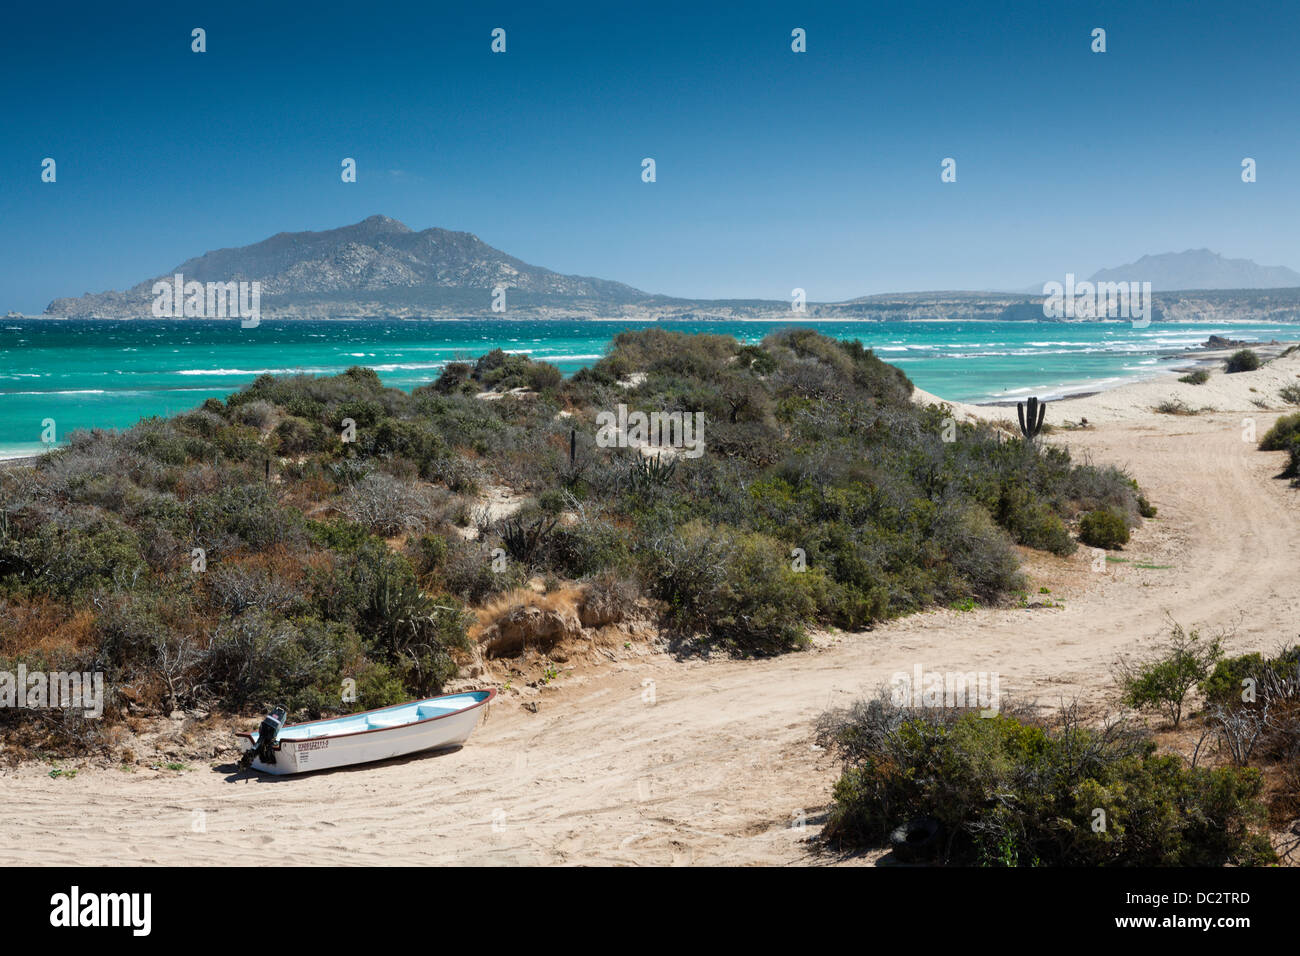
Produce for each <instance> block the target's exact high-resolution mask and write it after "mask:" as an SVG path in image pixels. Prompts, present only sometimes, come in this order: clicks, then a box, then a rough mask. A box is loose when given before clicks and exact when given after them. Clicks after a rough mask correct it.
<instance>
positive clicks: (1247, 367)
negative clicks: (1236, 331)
mask: <svg viewBox="0 0 1300 956" xmlns="http://www.w3.org/2000/svg"><path fill="white" fill-rule="evenodd" d="M1257 368H1259V355H1258V354H1257V353H1256V352H1254V351H1252V350H1251V349H1240V350H1239V351H1236V352H1233V353H1232V356H1231V357H1230V358H1229V359H1228V364H1227V365H1226V366H1225V369H1226V371H1227V372H1228V373H1229V374H1232V373H1234V372H1253V371H1255V370H1256V369H1257Z"/></svg>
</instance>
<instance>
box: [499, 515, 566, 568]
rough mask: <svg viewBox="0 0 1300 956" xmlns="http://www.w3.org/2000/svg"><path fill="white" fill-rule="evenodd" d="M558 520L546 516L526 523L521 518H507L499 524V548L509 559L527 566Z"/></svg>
mask: <svg viewBox="0 0 1300 956" xmlns="http://www.w3.org/2000/svg"><path fill="white" fill-rule="evenodd" d="M559 520H560V519H559V518H555V517H548V516H546V515H543V516H541V517H540V518H535V519H534V520H532V521H528V522H525V521H524V520H523V519H522V518H509V519H507V520H506V521H504V522H502V524H501V546H502V547H503V548H505V551H506V554H508V555H510V557H512V558H514V559H515V560H516V561H518V562H520V563H521V564H523V565H529V564H531V563H532V560H533V556H534V555H536V554H537V551H538V549H539V548H540V547H541V546H542V544H543V542H545V541H546V539H547V538H549V537H550V535H551V532H552V531H554V530H555V526H556V524H558V523H559Z"/></svg>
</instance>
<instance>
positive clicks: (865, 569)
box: [0, 328, 1141, 710]
mask: <svg viewBox="0 0 1300 956" xmlns="http://www.w3.org/2000/svg"><path fill="white" fill-rule="evenodd" d="M483 392H487V393H489V395H488V396H487V397H484V398H479V397H477V396H478V395H479V394H480V393H483ZM911 394H912V384H911V382H910V381H908V379H907V377H906V375H904V374H903V372H902V371H900V370H899V369H897V368H894V367H891V366H889V365H887V364H886V363H884V362H882V361H880V359H879V358H877V357H876V356H875V355H874V354H873V353H872V352H871V350H870V349H867V348H864V347H863V346H862V345H861V344H859V343H856V342H838V341H835V340H832V339H829V338H827V337H825V336H822V335H819V334H818V333H816V332H814V331H811V330H808V329H794V330H787V331H780V332H777V333H775V334H773V335H770V336H768V337H767V338H766V339H764V340H763V342H761V343H759V344H751V345H741V344H740V343H739V342H737V341H735V340H734V339H731V338H728V337H726V336H713V335H687V334H683V333H678V332H673V331H669V330H667V329H663V328H651V329H647V330H645V331H641V332H624V333H621V334H619V335H618V336H616V337H615V339H614V342H613V344H612V345H611V348H610V350H609V353H608V354H607V355H606V356H605V357H604V358H603V359H601V360H600V361H599V362H597V363H596V365H595V366H594V367H592V368H591V369H588V370H586V371H584V372H582V373H580V374H578V375H575V376H574V377H573V378H572V379H570V380H569V381H567V382H566V381H563V380H561V378H560V376H559V373H558V371H556V370H555V369H554V367H553V366H549V365H546V364H545V363H538V362H533V361H531V360H530V359H529V358H528V357H527V356H524V355H513V354H509V353H506V352H504V351H501V350H495V351H493V352H490V353H488V354H486V355H484V356H482V357H481V358H479V359H478V360H476V361H474V362H461V363H450V364H449V365H447V366H446V367H445V368H444V369H443V370H442V372H441V374H440V375H439V377H438V378H437V379H436V380H435V381H433V382H430V383H428V384H426V385H423V386H420V387H418V388H416V389H414V390H413V391H412V392H410V393H409V394H407V393H404V392H401V391H399V390H397V389H390V388H385V387H383V385H382V384H381V382H380V381H379V377H378V376H377V375H376V374H375V373H374V372H373V371H372V370H369V369H364V368H351V369H348V370H347V371H346V372H344V373H343V374H341V375H336V376H333V377H312V376H306V375H293V376H284V377H273V376H269V375H264V376H261V377H259V378H258V379H256V380H255V381H254V382H253V383H252V384H251V385H249V386H248V387H247V388H245V389H244V390H243V391H241V392H238V393H236V394H234V395H231V396H229V398H228V399H227V400H226V401H224V402H222V401H217V400H209V401H206V402H204V403H203V405H202V406H201V407H200V408H198V409H196V410H194V411H192V412H189V413H187V414H184V415H180V416H177V417H175V418H172V419H168V420H163V419H148V420H145V421H142V422H141V423H140V424H138V425H137V426H135V427H134V428H132V429H129V430H127V431H125V432H121V433H115V432H99V431H96V432H89V433H76V434H74V435H73V436H71V440H70V442H69V445H68V447H67V448H65V449H61V450H59V451H56V452H54V453H52V454H50V455H47V456H44V457H43V458H42V459H41V460H40V462H39V464H38V465H37V467H36V468H34V469H22V470H16V471H14V472H12V473H3V474H0V600H6V599H8V600H13V601H18V602H26V603H30V602H33V601H36V600H38V599H48V598H54V599H56V600H57V601H58V602H61V604H60V605H59V608H60V613H61V614H62V617H63V618H64V619H71V618H72V617H74V616H76V615H78V614H85V615H86V616H87V617H88V618H89V620H91V621H93V622H95V623H94V626H93V627H92V628H90V629H89V633H90V635H91V636H90V637H85V636H83V637H79V638H78V639H77V641H76V642H74V643H75V644H76V647H75V648H73V649H75V651H76V653H78V654H86V653H92V654H93V653H94V652H96V651H103V652H105V653H106V655H107V657H108V658H111V659H112V661H113V662H114V664H113V666H114V667H116V668H119V670H120V673H121V674H128V673H129V674H131V675H133V676H132V677H131V680H132V681H134V684H133V686H137V687H138V688H140V697H139V699H138V700H137V702H136V704H137V706H144V705H152V706H162V705H163V702H164V700H165V701H166V702H167V706H173V705H177V706H179V705H184V704H186V703H192V702H198V701H200V700H209V701H212V700H220V701H225V702H226V703H227V704H229V705H232V706H250V707H261V706H265V705H268V704H270V703H274V702H275V700H274V699H273V698H275V697H277V696H278V697H283V698H284V700H287V701H294V702H296V703H295V706H300V707H303V708H313V709H315V710H325V709H328V708H330V707H334V708H344V709H346V708H347V707H352V706H373V705H375V700H376V699H377V698H378V699H383V700H387V699H388V698H389V697H391V696H393V695H395V694H400V693H405V694H408V695H413V694H417V693H428V692H432V691H435V690H436V689H437V688H438V687H440V686H441V685H442V684H444V683H445V682H446V681H447V680H448V679H449V678H450V677H451V676H453V675H454V673H455V670H456V668H455V661H456V655H457V654H462V653H463V651H464V650H465V648H466V644H465V626H466V625H465V618H464V614H463V610H462V609H463V607H464V606H465V605H467V604H468V605H470V606H474V605H479V604H481V603H483V602H485V601H488V600H490V599H491V598H492V597H493V596H494V595H498V594H501V593H504V592H507V591H509V590H512V589H514V588H517V587H520V586H523V585H524V584H525V583H526V582H527V580H528V579H529V578H530V577H532V576H534V575H537V576H540V577H542V578H543V579H546V580H551V581H554V580H558V579H570V580H573V579H584V580H618V581H635V582H639V586H640V587H643V588H644V591H645V593H646V594H647V595H648V596H649V597H651V598H652V599H654V600H655V601H657V602H659V603H658V608H659V610H660V612H661V614H662V619H663V621H664V623H666V624H669V625H671V627H672V629H673V630H674V631H675V632H676V633H677V634H678V635H679V636H680V637H683V638H686V639H691V640H695V639H702V640H704V641H713V642H716V643H717V644H718V645H720V646H722V647H724V648H727V649H729V650H732V651H735V652H737V653H745V654H766V653H773V652H777V651H781V650H787V649H791V648H797V647H800V646H802V645H803V644H804V643H805V642H806V636H807V630H808V628H810V627H812V626H816V625H834V626H840V627H853V628H858V627H864V626H870V625H871V624H872V623H873V622H875V621H879V620H882V619H885V618H888V617H891V616H895V615H899V614H905V613H909V612H911V611H915V610H918V609H920V608H924V607H928V606H933V605H935V604H939V605H948V604H951V603H954V602H958V601H962V602H967V601H980V602H988V603H997V602H1002V601H1008V600H1012V599H1014V598H1015V596H1016V595H1017V594H1018V593H1019V592H1020V591H1021V590H1022V589H1023V587H1024V582H1023V579H1022V577H1021V575H1020V574H1019V572H1018V571H1017V558H1016V553H1015V550H1014V547H1013V545H1014V544H1020V545H1023V546H1028V547H1033V548H1042V549H1047V550H1051V551H1053V552H1056V553H1058V554H1068V553H1069V552H1070V551H1071V550H1073V548H1074V546H1075V545H1074V542H1073V541H1072V540H1071V538H1070V535H1069V533H1068V531H1067V530H1066V529H1067V526H1068V523H1069V522H1070V521H1072V520H1073V518H1074V517H1075V516H1076V515H1077V514H1078V513H1080V512H1081V511H1087V510H1093V509H1100V508H1105V509H1110V510H1111V511H1113V512H1114V513H1115V514H1117V515H1120V516H1122V520H1123V521H1124V523H1125V524H1126V525H1132V524H1136V522H1137V521H1138V520H1140V519H1139V517H1138V513H1139V510H1140V509H1141V504H1140V502H1139V499H1138V494H1137V489H1136V487H1135V485H1134V484H1133V482H1132V481H1131V480H1130V479H1129V478H1128V477H1127V476H1126V475H1124V474H1123V473H1122V472H1120V471H1119V470H1117V469H1113V468H1100V467H1095V466H1092V465H1088V464H1084V465H1079V464H1076V463H1074V462H1072V461H1071V460H1070V456H1069V454H1068V453H1067V452H1066V451H1065V450H1064V449H1061V448H1058V447H1053V446H1051V445H1049V444H1047V443H1032V444H1031V443H1026V442H1023V441H1021V440H1019V439H1009V440H1008V439H1006V437H1005V436H1003V435H1001V434H999V433H998V432H997V431H996V430H995V429H993V428H992V427H990V426H987V425H972V424H966V423H961V424H957V423H954V422H951V420H950V419H949V417H948V413H947V410H946V409H943V408H939V407H929V408H922V407H918V406H916V405H915V404H913V402H912V401H911ZM619 405H626V406H627V407H628V408H629V409H632V410H634V411H642V412H647V413H659V414H660V415H668V416H670V417H671V416H676V419H675V420H676V422H677V423H678V424H677V425H676V426H674V427H675V428H677V429H679V430H678V431H677V432H675V433H674V434H675V435H676V437H677V438H682V437H684V435H683V433H682V432H681V431H680V429H682V428H684V424H683V423H684V422H686V421H690V422H692V423H694V422H695V421H697V419H696V418H695V416H696V415H697V414H699V415H702V416H703V418H702V422H703V425H702V428H703V432H702V433H701V434H697V435H696V436H695V437H696V438H699V439H701V440H702V446H700V447H699V448H698V449H697V450H699V451H702V454H700V455H698V456H697V455H696V454H694V453H693V452H689V450H687V449H684V448H673V447H668V448H664V447H662V446H663V444H664V443H663V442H662V441H661V439H662V438H663V437H664V436H662V435H660V436H651V437H650V438H649V439H645V440H649V441H650V443H651V444H652V445H659V446H660V447H659V448H658V449H657V450H656V453H655V454H654V455H652V456H650V457H645V456H643V455H642V454H640V453H639V452H638V451H637V449H635V448H633V447H627V448H621V447H620V448H610V447H603V445H602V443H600V442H598V441H597V434H598V431H597V415H598V414H599V413H601V412H611V413H612V412H614V410H615V409H616V408H617V407H618V406H619ZM682 416H687V417H686V418H683V417H682ZM345 423H347V424H346V425H345ZM624 437H625V438H626V436H624ZM571 441H572V442H573V447H574V454H573V457H572V459H571V458H570V442H571ZM604 444H609V443H608V442H605V443H604ZM618 444H629V445H630V444H632V443H631V442H620V443H618ZM667 444H668V445H670V446H672V445H673V442H671V441H670V442H668V443H667ZM678 444H680V443H678ZM674 451H678V452H682V453H678V454H674V453H673V452H674ZM502 497H516V498H518V499H522V501H521V503H522V505H523V507H522V508H521V509H520V510H518V511H516V512H514V513H513V514H511V515H510V516H509V517H503V516H502V515H503V512H500V511H496V512H494V511H493V510H492V508H490V507H489V505H492V506H493V507H495V503H496V502H499V501H500V500H502ZM383 539H387V540H383ZM471 539H472V540H471ZM26 603H24V606H26ZM168 607H173V608H183V609H184V613H183V614H178V613H173V612H166V611H165V609H166V608H168ZM23 619H24V620H26V619H27V617H26V616H23ZM33 619H34V618H33ZM85 630H86V629H85V628H83V629H82V631H83V632H84V631H85ZM96 641H98V642H99V643H98V645H97V646H95V647H90V646H87V645H88V644H93V643H94V642H96ZM71 650H72V649H70V651H69V652H71ZM268 669H269V670H268ZM348 677H350V678H352V679H354V680H356V681H357V683H358V687H359V688H369V690H368V691H366V693H367V694H370V695H371V697H370V698H369V699H367V698H366V696H364V695H363V696H362V698H361V699H360V700H359V701H356V702H344V701H342V700H340V699H338V693H337V691H338V688H337V687H335V684H336V683H337V682H338V681H340V680H342V679H344V678H348ZM376 695H377V698H376Z"/></svg>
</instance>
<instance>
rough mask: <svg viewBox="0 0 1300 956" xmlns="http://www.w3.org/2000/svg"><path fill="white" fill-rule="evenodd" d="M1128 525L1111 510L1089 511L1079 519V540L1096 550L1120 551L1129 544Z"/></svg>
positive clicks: (1119, 515) (1120, 516)
mask: <svg viewBox="0 0 1300 956" xmlns="http://www.w3.org/2000/svg"><path fill="white" fill-rule="evenodd" d="M1128 538H1129V534H1128V523H1127V522H1125V520H1124V516H1123V515H1121V514H1119V513H1118V512H1116V511H1114V510H1112V509H1110V508H1098V509H1097V510H1096V511H1089V512H1088V513H1087V514H1086V515H1084V516H1083V517H1082V518H1080V519H1079V540H1080V541H1082V542H1083V543H1084V544H1086V545H1090V546H1092V547H1094V548H1106V549H1108V550H1112V551H1113V550H1118V549H1119V548H1120V547H1121V546H1123V545H1126V544H1128Z"/></svg>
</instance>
